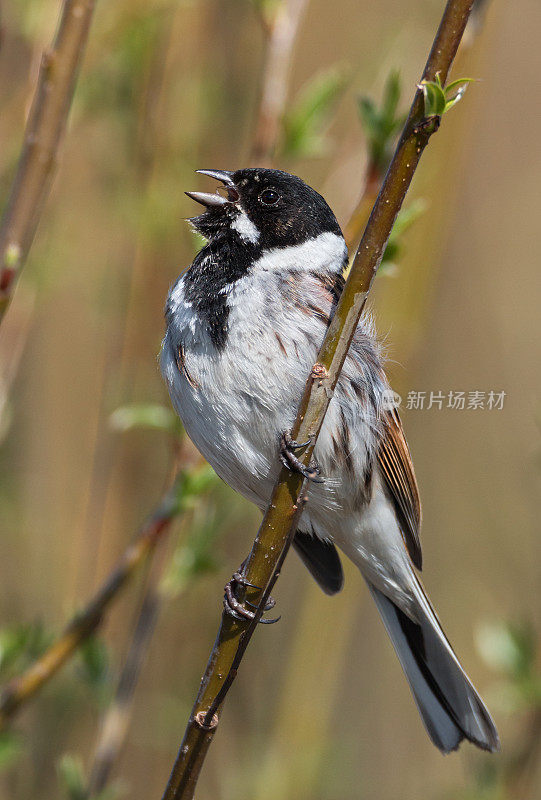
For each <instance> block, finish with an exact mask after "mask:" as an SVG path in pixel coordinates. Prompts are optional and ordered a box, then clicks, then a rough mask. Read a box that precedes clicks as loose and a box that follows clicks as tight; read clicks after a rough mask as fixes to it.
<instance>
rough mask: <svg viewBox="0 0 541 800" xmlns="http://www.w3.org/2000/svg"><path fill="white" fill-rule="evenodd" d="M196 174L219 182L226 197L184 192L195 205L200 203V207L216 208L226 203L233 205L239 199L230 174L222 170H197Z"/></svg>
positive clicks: (216, 194)
mask: <svg viewBox="0 0 541 800" xmlns="http://www.w3.org/2000/svg"><path fill="white" fill-rule="evenodd" d="M196 172H199V173H200V174H201V175H208V176H209V177H210V178H216V180H217V181H221V182H222V183H223V184H224V186H225V187H226V189H227V197H224V196H223V195H221V194H218V193H215V194H208V193H207V192H186V194H187V195H188V197H191V198H192V200H195V201H196V202H197V203H201V205H202V206H206V207H207V208H210V207H214V208H215V207H217V206H225V205H227V204H228V203H235V202H236V201H237V200H238V199H239V193H238V192H237V190H236V189H235V184H234V183H233V178H232V175H233V173H232V172H228V171H227V170H222V169H198V170H196Z"/></svg>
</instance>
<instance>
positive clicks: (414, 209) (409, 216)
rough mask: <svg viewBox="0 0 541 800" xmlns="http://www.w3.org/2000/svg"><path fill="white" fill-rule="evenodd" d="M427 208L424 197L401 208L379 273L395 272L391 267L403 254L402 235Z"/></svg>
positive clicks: (394, 265)
mask: <svg viewBox="0 0 541 800" xmlns="http://www.w3.org/2000/svg"><path fill="white" fill-rule="evenodd" d="M425 209H426V203H425V201H424V200H422V199H419V200H415V201H414V202H413V203H411V204H410V205H409V206H408V207H407V208H402V209H400V212H399V214H398V216H397V218H396V220H395V222H394V225H393V228H392V230H391V235H390V236H389V241H388V242H387V247H386V248H385V252H384V253H383V258H382V260H381V266H380V268H379V270H378V274H387V275H392V274H394V273H395V270H394V269H391V267H396V262H397V261H398V260H399V259H400V257H401V255H402V237H403V235H404V233H405V232H406V231H407V230H408V228H410V227H411V226H412V225H413V223H414V222H415V220H416V219H418V218H419V217H420V216H421V214H422V213H423V212H424V210H425ZM382 270H383V271H382Z"/></svg>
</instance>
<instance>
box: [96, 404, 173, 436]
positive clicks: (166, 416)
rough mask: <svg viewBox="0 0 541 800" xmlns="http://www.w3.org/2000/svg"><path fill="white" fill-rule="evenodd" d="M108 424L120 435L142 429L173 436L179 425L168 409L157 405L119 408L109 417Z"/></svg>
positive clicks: (136, 405)
mask: <svg viewBox="0 0 541 800" xmlns="http://www.w3.org/2000/svg"><path fill="white" fill-rule="evenodd" d="M109 424H110V426H111V428H113V430H115V431H119V432H121V433H124V432H125V431H130V430H133V429H135V428H143V429H147V430H155V431H166V432H167V433H175V434H178V432H179V425H180V423H179V421H178V417H177V415H176V414H175V413H174V412H173V411H172V410H171V409H170V408H166V406H162V405H159V404H158V403H134V404H133V405H129V406H120V408H117V409H116V411H113V413H112V414H111V416H110V417H109Z"/></svg>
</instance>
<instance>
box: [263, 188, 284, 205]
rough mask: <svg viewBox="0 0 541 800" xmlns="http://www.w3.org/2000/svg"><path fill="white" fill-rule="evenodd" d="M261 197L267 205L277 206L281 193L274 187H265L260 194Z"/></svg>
mask: <svg viewBox="0 0 541 800" xmlns="http://www.w3.org/2000/svg"><path fill="white" fill-rule="evenodd" d="M259 199H260V200H261V202H262V203H263V204H264V205H266V206H275V205H276V203H277V202H278V200H279V199H280V195H279V194H278V192H276V191H275V190H274V189H265V191H264V192H261V194H260V195H259Z"/></svg>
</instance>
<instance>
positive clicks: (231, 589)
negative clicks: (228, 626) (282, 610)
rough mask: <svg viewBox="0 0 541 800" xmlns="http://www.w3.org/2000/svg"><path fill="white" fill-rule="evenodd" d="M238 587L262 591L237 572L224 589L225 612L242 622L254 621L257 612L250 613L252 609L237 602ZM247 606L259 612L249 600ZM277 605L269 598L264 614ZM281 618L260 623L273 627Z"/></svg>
mask: <svg viewBox="0 0 541 800" xmlns="http://www.w3.org/2000/svg"><path fill="white" fill-rule="evenodd" d="M237 586H249V587H250V588H252V589H260V587H259V586H254V584H253V583H249V582H248V581H247V580H246V578H245V577H244V575H242V574H241V573H240V572H235V573H234V575H233V577H232V578H231V580H230V581H229V583H227V584H226V586H225V589H224V609H225V611H226V612H227V613H228V614H229V615H230V616H232V617H233V619H238V620H240V621H241V622H243V621H244V620H250V621H251V620H253V619H254V618H255V611H250V609H248V608H246V607H245V605H243V604H242V603H241V602H240V601H239V600H237V598H236V596H235V589H236V588H237ZM244 602H245V604H246V605H248V606H250V607H251V608H253V609H256V610H257V606H256V605H254V604H253V603H249V602H248V601H247V600H245V601H244ZM275 605H276V602H275V600H273V599H272V597H269V599H268V601H267V603H266V605H265V608H264V609H263V612H265V611H270V609H271V608H274V606H275ZM279 619H280V617H276V619H260V620H259V622H260V623H261V624H262V625H273V624H274V623H275V622H278V620H279Z"/></svg>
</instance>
